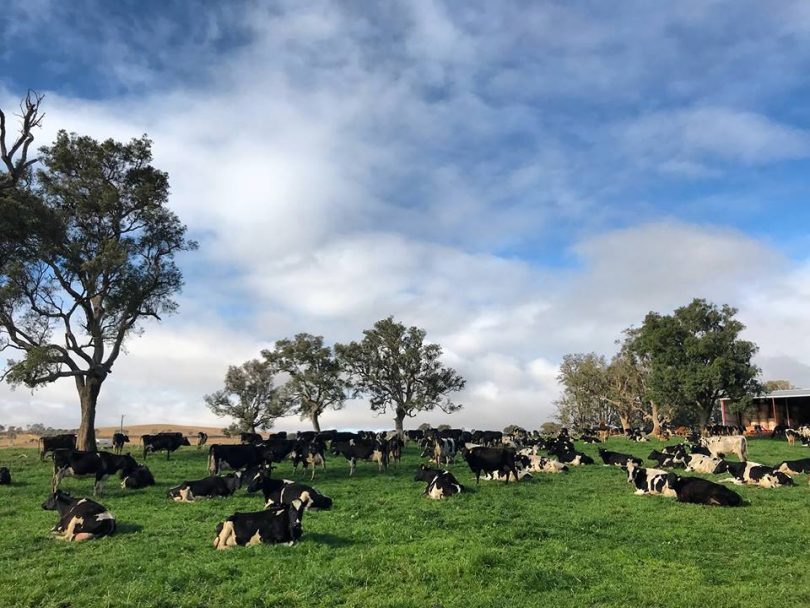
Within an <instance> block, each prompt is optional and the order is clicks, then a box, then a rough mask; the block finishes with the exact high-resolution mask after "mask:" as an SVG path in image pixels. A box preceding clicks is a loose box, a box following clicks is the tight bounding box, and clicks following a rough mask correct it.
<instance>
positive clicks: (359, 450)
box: [331, 439, 388, 476]
mask: <svg viewBox="0 0 810 608" xmlns="http://www.w3.org/2000/svg"><path fill="white" fill-rule="evenodd" d="M331 451H332V454H333V455H335V456H343V457H344V458H345V459H346V460H347V461H348V462H349V476H351V475H354V471H355V468H356V467H357V461H358V460H371V461H372V462H376V463H377V466H378V469H379V470H380V471H382V470H383V469H387V468H388V446H387V445H384V444H383V443H382V442H380V441H377V440H367V439H350V440H348V441H337V440H336V441H333V442H332V448H331Z"/></svg>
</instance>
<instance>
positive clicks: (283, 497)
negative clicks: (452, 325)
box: [247, 470, 332, 511]
mask: <svg viewBox="0 0 810 608" xmlns="http://www.w3.org/2000/svg"><path fill="white" fill-rule="evenodd" d="M260 490H261V492H262V495H263V496H264V503H265V504H264V506H265V508H269V507H272V506H274V505H291V504H293V503H294V502H296V501H299V502H301V503H302V504H303V505H304V508H306V509H313V510H324V511H326V510H328V509H331V508H332V499H331V498H329V497H328V496H326V495H324V494H322V493H321V492H319V491H318V490H316V489H315V488H313V487H312V486H308V485H306V484H303V483H298V482H296V481H291V480H289V479H272V478H271V477H270V476H269V475H267V473H266V472H265V471H262V470H259V471H257V472H256V473H255V474H254V475H252V477H251V478H250V479H249V480H248V482H247V492H248V493H249V494H252V493H254V492H258V491H260Z"/></svg>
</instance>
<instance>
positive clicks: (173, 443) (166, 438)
mask: <svg viewBox="0 0 810 608" xmlns="http://www.w3.org/2000/svg"><path fill="white" fill-rule="evenodd" d="M141 441H142V442H143V458H144V460H146V456H147V454H149V452H159V451H161V450H166V460H169V456H171V453H172V452H174V451H175V450H177V449H179V448H180V446H181V445H191V444H190V443H189V441H188V439H187V438H186V437H183V433H158V434H157V435H144V436H143V437H141Z"/></svg>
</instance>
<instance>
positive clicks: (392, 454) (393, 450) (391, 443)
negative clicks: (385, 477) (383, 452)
mask: <svg viewBox="0 0 810 608" xmlns="http://www.w3.org/2000/svg"><path fill="white" fill-rule="evenodd" d="M403 445H404V442H403V441H402V439H400V437H399V435H394V436H393V437H391V438H389V439H388V461H389V462H393V463H394V466H396V467H397V468H399V463H400V461H401V460H402V448H403Z"/></svg>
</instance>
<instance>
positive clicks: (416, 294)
mask: <svg viewBox="0 0 810 608" xmlns="http://www.w3.org/2000/svg"><path fill="white" fill-rule="evenodd" d="M0 36H1V39H2V40H3V42H4V44H3V46H2V47H0V104H2V107H4V108H5V107H9V106H10V105H13V104H14V103H15V100H16V99H17V98H19V97H20V96H21V95H22V94H24V92H25V90H26V89H27V88H35V89H37V90H39V91H41V92H44V93H45V94H46V107H45V109H46V112H47V113H48V116H47V118H46V125H45V127H44V129H43V131H42V133H41V134H40V138H39V139H38V141H39V142H40V143H47V142H48V141H49V140H50V138H51V137H52V136H53V133H54V132H55V131H56V130H57V129H59V128H65V129H68V130H73V131H77V132H86V133H89V134H91V135H94V136H96V137H116V138H119V139H125V138H128V137H131V136H135V135H139V134H141V133H143V132H147V133H149V134H150V136H151V137H152V138H153V139H154V142H155V143H154V149H155V155H156V163H157V164H158V165H159V166H160V167H161V168H163V169H166V170H168V171H169V173H170V178H171V182H172V188H173V197H172V205H173V206H174V207H175V208H176V210H177V211H178V213H179V214H180V216H181V218H182V219H183V220H184V221H186V222H187V223H188V224H189V227H190V229H191V231H192V233H193V234H194V236H195V237H196V238H198V240H199V241H200V244H201V248H200V251H199V252H197V253H195V254H192V255H189V256H186V258H184V259H183V267H184V269H185V271H186V276H187V288H186V291H185V293H184V295H183V298H182V301H181V305H182V308H181V312H180V314H178V315H177V316H176V317H175V318H173V319H169V320H166V322H164V323H163V324H162V325H161V326H155V327H148V328H147V332H146V334H145V335H144V337H142V338H139V339H138V340H136V341H133V342H132V344H130V347H129V354H128V357H127V358H125V359H123V360H122V361H120V362H119V363H118V368H120V369H119V370H117V371H116V374H115V375H114V376H115V377H114V378H113V379H111V381H110V383H109V384H108V385H107V386H105V389H104V390H105V394H104V395H103V396H102V400H103V399H104V398H105V396H106V399H108V401H109V403H110V406H109V409H102V411H101V412H100V418H101V419H102V421H103V420H104V416H108V417H109V418H110V419H111V420H112V419H114V418H115V417H116V416H117V414H118V413H119V412H118V410H125V411H127V412H128V413H129V415H130V417H131V419H133V420H143V421H145V422H148V421H152V420H156V419H161V420H164V419H172V420H177V421H178V422H179V421H196V420H203V419H204V420H206V421H210V420H211V418H210V416H209V415H207V414H206V413H205V411H204V410H203V409H202V407H201V405H200V403H201V395H202V393H203V392H208V391H210V390H214V389H215V388H216V384H217V383H218V382H219V381H220V379H221V377H222V375H223V374H224V370H225V368H226V367H227V365H228V364H232V363H237V362H239V361H241V360H244V359H246V358H248V357H251V356H254V355H255V354H256V353H257V352H258V350H259V349H260V348H262V347H265V346H267V345H268V344H269V343H271V342H272V341H273V340H275V339H278V338H281V337H285V336H288V335H292V334H293V333H296V332H298V331H309V332H313V333H322V334H323V335H324V336H326V338H327V340H329V341H335V340H345V339H350V338H353V337H356V336H357V335H359V333H360V331H361V330H362V329H363V328H364V327H368V326H370V325H371V324H372V323H373V322H374V321H375V320H376V319H378V318H380V317H383V316H387V315H388V314H395V315H396V316H397V317H398V318H400V319H402V320H403V321H405V322H408V323H416V324H419V325H422V326H424V327H425V328H427V329H428V332H429V336H430V337H431V338H432V339H435V340H437V341H439V342H441V343H442V344H443V345H444V346H445V349H446V351H447V358H448V361H449V362H451V363H452V364H453V365H455V366H456V367H458V368H459V370H460V371H461V372H462V373H463V374H464V375H465V376H466V377H467V378H468V379H469V385H468V389H467V390H466V391H465V393H464V395H462V401H463V402H464V403H465V406H466V407H465V409H464V411H463V412H462V413H459V414H457V415H456V417H455V419H456V421H457V422H456V423H457V424H466V425H467V426H483V425H485V424H490V425H496V426H503V425H504V424H506V422H509V421H503V423H502V424H501V420H500V418H501V417H502V412H503V408H504V407H506V408H507V411H509V416H511V417H512V418H513V419H514V421H516V422H520V423H523V424H538V423H539V422H542V421H543V420H545V419H547V418H548V417H549V416H550V415H551V412H552V411H553V407H552V405H551V402H552V401H553V399H554V398H555V396H556V394H557V392H558V388H557V386H556V382H555V380H554V376H555V374H556V372H555V370H556V366H557V364H558V362H559V359H560V357H561V356H562V354H564V353H566V352H578V351H590V350H597V351H600V352H605V353H607V354H610V352H611V351H612V349H613V348H614V344H613V342H614V340H615V338H616V337H618V333H619V332H620V331H621V329H622V328H623V327H626V326H628V325H630V324H632V323H637V322H638V321H639V320H640V319H641V317H642V316H643V314H644V312H646V311H648V310H651V309H652V310H659V311H661V312H667V311H670V310H672V309H673V308H674V307H676V306H679V305H681V304H684V303H686V302H688V301H689V300H690V299H691V298H693V297H696V296H700V297H709V298H711V299H713V300H715V301H718V302H728V303H730V304H733V305H735V306H737V307H739V308H740V316H741V318H742V320H743V321H744V322H745V323H746V324H747V325H748V327H749V333H750V336H751V337H752V338H753V339H755V340H756V341H757V342H758V344H760V347H761V351H760V355H759V363H760V365H761V366H762V367H763V370H764V372H765V375H766V376H768V377H788V378H789V379H791V380H793V381H794V382H795V383H797V384H810V353H808V350H807V349H806V348H805V347H804V346H803V345H801V344H796V340H795V339H794V337H795V335H797V333H796V332H797V331H801V330H802V328H804V329H810V322H809V321H808V320H807V319H806V318H805V314H804V312H803V310H802V308H803V307H804V303H805V302H806V298H805V296H806V295H808V288H807V287H806V279H807V277H808V275H810V270H808V269H809V268H810V267H809V266H808V254H807V251H808V246H810V239H808V231H807V228H806V227H807V226H808V221H810V206H808V205H807V204H806V201H807V198H808V190H809V189H810V188H809V187H808V179H807V176H808V174H810V106H808V105H807V104H806V103H805V100H806V99H807V97H808V93H810V91H809V90H808V88H810V86H809V84H808V79H807V74H808V73H810V72H808V68H809V67H810V65H809V64H810V6H808V5H807V3H804V2H783V3H778V4H770V3H769V4H767V5H766V4H763V3H760V2H722V1H717V2H705V1H704V2H679V3H677V4H673V5H668V6H666V7H664V6H663V5H660V4H651V3H645V2H626V3H620V4H616V3H609V4H605V3H601V2H582V3H576V4H574V3H569V2H499V3H478V2H439V1H435V2H434V1H431V2H428V1H425V2H418V3H411V2H392V3H385V4H383V5H380V6H372V5H370V4H369V3H365V2H347V3H317V2H315V3H300V2H277V3H253V2H228V3H213V2H205V3H190V2H189V3H183V2H175V3H164V2H134V1H133V2H118V3H105V2H70V3H64V2H49V1H46V0H38V1H34V2H31V1H29V2H12V3H11V5H10V8H9V9H8V10H4V12H3V15H2V16H0ZM181 355H182V356H181ZM166 368H170V369H172V370H173V371H174V372H175V373H174V374H166V376H165V377H164V376H162V375H161V373H159V372H156V370H162V369H166ZM146 377H148V378H150V381H148V382H147V381H145V380H144V378H146ZM3 390H6V389H3ZM133 395H136V396H133ZM8 399H9V405H8V406H7V411H6V412H5V415H6V416H7V417H8V418H10V419H14V420H19V421H22V422H29V421H30V422H33V421H40V418H42V421H46V420H44V418H46V417H51V418H54V419H58V420H64V421H69V420H70V419H71V418H72V417H74V413H73V411H72V407H69V406H66V405H65V404H66V403H70V402H71V401H72V400H73V396H72V394H71V387H52V388H49V389H46V390H43V391H40V392H38V393H36V394H35V395H33V396H31V395H30V394H28V393H24V392H20V391H17V392H16V393H10V394H9V396H8ZM22 404H24V405H26V406H27V408H28V409H27V411H26V413H25V415H22V414H20V413H19V411H20V410H19V406H20V405H22ZM0 413H2V412H1V411H0ZM31 416H39V417H40V418H38V419H37V420H29V418H30V417H31ZM23 419H24V420H23ZM428 420H431V421H440V420H441V416H440V415H435V416H432V417H428ZM510 421H511V420H510ZM328 422H330V423H334V424H345V425H353V426H380V425H382V426H385V425H386V424H387V422H386V421H382V420H380V419H372V418H370V415H369V413H368V412H367V410H366V409H365V408H364V407H363V406H362V404H352V405H350V406H349V407H348V408H347V409H346V410H344V411H343V412H342V413H340V414H334V418H333V419H331V420H329V421H328ZM281 424H282V425H289V426H290V428H295V427H296V426H298V424H299V423H298V422H297V421H295V420H287V421H283V422H282V423H281Z"/></svg>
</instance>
